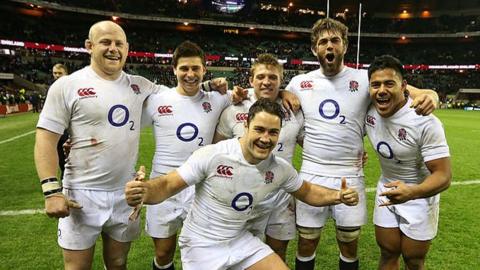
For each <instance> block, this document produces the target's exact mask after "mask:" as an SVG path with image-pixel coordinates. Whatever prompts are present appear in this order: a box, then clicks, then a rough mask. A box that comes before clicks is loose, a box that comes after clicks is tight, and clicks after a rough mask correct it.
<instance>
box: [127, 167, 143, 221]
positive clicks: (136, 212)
mask: <svg viewBox="0 0 480 270" xmlns="http://www.w3.org/2000/svg"><path fill="white" fill-rule="evenodd" d="M133 181H145V166H143V165H142V166H140V168H139V169H138V171H137V174H136V176H135V178H134V179H133ZM142 206H143V200H142V202H140V204H138V205H136V206H135V208H134V209H133V210H132V213H130V215H129V216H128V219H129V220H136V219H137V218H138V217H139V216H140V212H141V210H142Z"/></svg>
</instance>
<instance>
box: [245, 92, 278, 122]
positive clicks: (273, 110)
mask: <svg viewBox="0 0 480 270" xmlns="http://www.w3.org/2000/svg"><path fill="white" fill-rule="evenodd" d="M259 112H266V113H269V114H273V115H276V116H278V117H279V118H280V126H282V122H283V118H285V113H284V112H283V110H282V107H281V106H280V104H278V103H276V102H274V101H271V100H270V99H268V98H260V99H258V100H257V101H256V102H255V103H253V104H252V106H251V107H250V109H249V110H248V118H247V125H248V126H250V121H252V120H253V118H255V115H257V113H259Z"/></svg>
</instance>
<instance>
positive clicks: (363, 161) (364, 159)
mask: <svg viewBox="0 0 480 270" xmlns="http://www.w3.org/2000/svg"><path fill="white" fill-rule="evenodd" d="M361 155H362V156H361V157H359V158H358V161H357V163H356V166H357V167H362V168H365V165H367V162H368V153H367V152H366V151H363V152H362V154H361Z"/></svg>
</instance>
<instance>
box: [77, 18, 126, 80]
mask: <svg viewBox="0 0 480 270" xmlns="http://www.w3.org/2000/svg"><path fill="white" fill-rule="evenodd" d="M85 48H86V49H87V50H88V52H89V53H90V56H91V57H90V66H91V67H92V68H93V70H94V71H95V72H96V73H97V74H98V75H99V76H100V77H102V78H104V79H106V80H115V79H116V78H118V76H120V74H121V72H122V69H123V67H124V65H125V61H126V59H127V55H128V43H127V36H126V34H125V31H123V29H122V27H120V25H118V24H116V23H114V22H111V21H101V22H97V23H95V24H94V25H92V27H90V31H89V32H88V39H87V40H86V41H85Z"/></svg>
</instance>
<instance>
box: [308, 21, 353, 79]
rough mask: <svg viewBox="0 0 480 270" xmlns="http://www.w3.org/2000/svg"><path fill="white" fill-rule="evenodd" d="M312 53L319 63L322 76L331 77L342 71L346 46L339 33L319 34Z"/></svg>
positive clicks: (325, 32)
mask: <svg viewBox="0 0 480 270" xmlns="http://www.w3.org/2000/svg"><path fill="white" fill-rule="evenodd" d="M312 52H313V54H314V55H315V56H316V57H317V59H318V61H319V62H320V66H321V69H322V72H323V74H324V75H326V76H333V75H336V74H338V73H339V72H340V71H341V70H342V69H343V66H344V65H343V59H344V56H345V53H346V52H347V44H345V42H344V41H343V40H342V36H341V34H340V33H339V32H335V31H332V30H325V31H322V32H320V34H319V36H318V39H317V41H316V43H315V45H314V46H313V47H312Z"/></svg>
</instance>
